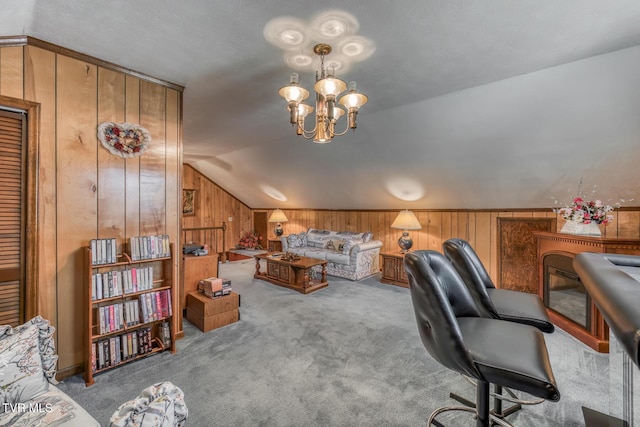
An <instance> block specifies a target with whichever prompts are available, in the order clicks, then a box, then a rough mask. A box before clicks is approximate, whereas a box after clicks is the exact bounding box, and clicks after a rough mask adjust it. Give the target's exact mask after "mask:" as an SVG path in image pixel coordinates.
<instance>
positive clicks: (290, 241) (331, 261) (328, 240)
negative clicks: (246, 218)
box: [280, 228, 382, 280]
mask: <svg viewBox="0 0 640 427" xmlns="http://www.w3.org/2000/svg"><path fill="white" fill-rule="evenodd" d="M372 239H373V233H370V232H366V233H354V232H349V231H331V230H317V229H315V228H310V229H308V230H307V231H306V232H302V233H298V234H290V235H289V236H281V237H280V240H281V241H282V250H283V251H284V252H290V253H294V254H296V255H300V256H304V257H308V258H316V259H324V260H327V261H328V262H327V274H330V275H332V276H338V277H344V278H345V279H349V280H360V279H363V278H365V277H367V276H371V275H372V274H376V273H379V272H380V248H381V247H382V242H381V241H380V240H372Z"/></svg>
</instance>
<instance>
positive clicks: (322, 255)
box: [304, 248, 331, 259]
mask: <svg viewBox="0 0 640 427" xmlns="http://www.w3.org/2000/svg"><path fill="white" fill-rule="evenodd" d="M330 252H331V251H329V250H328V249H313V248H307V250H306V251H304V256H306V257H307V258H315V259H327V254H328V253H330Z"/></svg>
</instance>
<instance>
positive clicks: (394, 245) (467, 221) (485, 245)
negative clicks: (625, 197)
mask: <svg viewBox="0 0 640 427" xmlns="http://www.w3.org/2000/svg"><path fill="white" fill-rule="evenodd" d="M271 212H272V211H269V212H268V215H271ZM283 212H284V213H285V215H286V216H287V219H288V220H289V221H288V222H286V223H284V224H283V225H282V226H283V228H284V234H285V235H289V234H292V233H299V232H301V231H306V230H307V229H308V228H309V227H313V228H318V229H326V230H346V231H371V232H373V235H374V239H376V240H382V243H383V246H382V250H381V252H398V251H399V249H400V248H399V247H398V239H399V238H400V236H401V235H402V230H396V229H393V228H391V223H392V222H393V220H394V219H395V218H396V216H397V215H398V212H399V210H393V211H387V210H380V211H342V210H339V211H336V210H312V209H283ZM413 212H414V213H415V214H416V217H417V218H418V221H420V224H421V225H422V230H417V231H410V232H409V234H410V235H411V237H412V239H413V248H412V250H417V249H433V250H437V251H440V252H441V251H442V250H441V247H442V242H444V241H445V240H447V239H450V238H452V237H459V238H462V239H465V240H467V241H469V243H471V245H472V246H473V247H474V249H475V250H476V252H477V253H478V255H479V256H480V259H481V260H482V262H483V263H484V265H485V266H486V267H487V270H488V271H489V274H490V275H491V277H492V278H493V279H494V280H496V279H497V276H498V274H497V268H498V246H497V238H498V229H497V218H498V217H509V218H545V217H547V218H553V217H556V214H555V213H553V212H551V211H550V210H549V211H543V210H531V211H526V210H520V209H518V210H496V211H484V210H483V211H467V210H413ZM613 215H614V221H613V222H612V223H611V224H610V225H608V226H607V227H604V226H601V229H602V231H603V237H627V238H638V237H639V236H640V211H637V210H629V211H625V210H620V211H615V212H614V213H613ZM557 224H558V229H559V228H560V227H562V225H563V224H564V220H563V219H561V218H558V222H557ZM554 231H555V230H554Z"/></svg>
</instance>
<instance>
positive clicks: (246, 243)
mask: <svg viewBox="0 0 640 427" xmlns="http://www.w3.org/2000/svg"><path fill="white" fill-rule="evenodd" d="M261 241H262V236H260V235H259V234H258V233H257V232H256V231H247V232H246V233H245V234H244V236H242V237H241V238H240V242H238V244H237V245H236V249H262V245H261V244H260V242H261Z"/></svg>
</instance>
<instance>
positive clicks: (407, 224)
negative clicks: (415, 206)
mask: <svg viewBox="0 0 640 427" xmlns="http://www.w3.org/2000/svg"><path fill="white" fill-rule="evenodd" d="M391 228H399V229H401V230H402V236H401V237H400V239H398V246H400V249H402V251H401V252H402V253H403V254H406V253H407V252H409V249H411V246H413V240H412V239H411V236H409V232H408V231H407V230H420V229H421V228H422V226H421V225H420V221H418V218H416V216H415V214H414V213H413V212H411V211H410V210H408V209H405V210H403V211H400V213H399V214H398V216H397V217H396V219H395V220H394V221H393V223H392V224H391Z"/></svg>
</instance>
